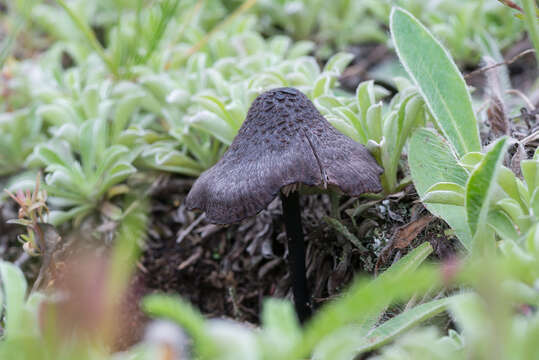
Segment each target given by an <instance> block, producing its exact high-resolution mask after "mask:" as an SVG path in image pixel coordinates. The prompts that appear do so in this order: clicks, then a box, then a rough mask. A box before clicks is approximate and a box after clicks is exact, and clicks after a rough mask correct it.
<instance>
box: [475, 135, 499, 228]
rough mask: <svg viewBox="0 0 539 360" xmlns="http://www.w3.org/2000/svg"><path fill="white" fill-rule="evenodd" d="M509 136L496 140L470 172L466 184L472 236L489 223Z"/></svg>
mask: <svg viewBox="0 0 539 360" xmlns="http://www.w3.org/2000/svg"><path fill="white" fill-rule="evenodd" d="M506 144H507V138H506V137H504V138H501V139H500V140H498V141H496V142H495V143H494V145H493V146H492V148H491V149H490V150H489V151H488V152H487V153H486V154H485V157H484V158H483V160H482V161H481V163H479V165H478V166H477V167H476V168H475V170H474V171H473V172H472V173H471V174H470V178H469V179H468V182H467V184H466V201H465V208H466V219H467V221H468V226H469V227H470V232H471V234H472V236H475V235H476V233H477V231H478V229H479V228H480V227H484V226H485V224H486V223H487V216H488V212H489V209H490V198H491V197H492V194H493V192H494V190H495V188H496V185H497V184H496V176H497V173H498V169H499V168H500V167H501V162H502V160H503V156H504V153H505V148H506Z"/></svg>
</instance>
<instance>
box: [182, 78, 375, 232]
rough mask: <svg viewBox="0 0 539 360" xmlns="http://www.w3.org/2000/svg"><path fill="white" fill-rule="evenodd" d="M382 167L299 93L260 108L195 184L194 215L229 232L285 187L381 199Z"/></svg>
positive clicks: (275, 96)
mask: <svg viewBox="0 0 539 360" xmlns="http://www.w3.org/2000/svg"><path fill="white" fill-rule="evenodd" d="M381 173H382V168H380V166H378V164H377V163H376V161H375V160H374V158H373V157H372V155H371V154H370V153H369V151H368V150H367V149H366V148H365V147H364V146H363V145H361V144H359V143H357V142H355V141H353V140H352V139H350V138H349V137H347V136H345V135H343V134H341V133H340V132H338V131H337V130H336V129H335V128H334V127H333V126H331V124H330V123H329V122H328V121H327V120H326V119H325V118H324V117H323V116H322V114H320V112H318V110H317V109H316V108H315V107H314V105H313V103H312V102H311V101H310V100H309V99H308V98H307V97H306V96H305V95H304V94H303V93H301V92H300V91H298V90H296V89H293V88H278V89H273V90H269V91H266V92H265V93H263V94H261V95H259V96H258V97H257V98H256V99H255V100H254V101H253V104H252V105H251V107H250V108H249V112H248V113H247V118H246V119H245V122H244V123H243V125H242V127H241V128H240V130H239V132H238V135H236V137H235V138H234V141H233V142H232V144H231V145H230V147H229V149H228V150H227V152H226V153H225V154H224V156H223V157H222V158H221V160H219V162H218V163H217V164H215V165H214V166H213V167H212V168H210V169H208V170H207V171H205V172H204V173H202V175H200V177H199V178H198V180H197V181H196V182H195V184H194V185H193V187H192V189H191V191H190V192H189V194H188V195H187V200H186V205H187V208H188V209H190V210H192V209H200V210H203V211H205V212H206V218H207V219H208V221H210V222H213V223H217V224H230V223H234V222H237V221H240V220H242V219H244V218H246V217H248V216H252V215H255V214H257V213H258V212H260V211H261V210H263V209H264V208H265V207H266V206H267V205H268V204H269V203H270V202H271V201H272V200H273V199H274V198H275V197H276V196H277V195H278V193H279V191H280V189H281V188H282V187H284V186H287V185H291V184H305V185H309V186H318V187H324V188H326V187H327V186H331V185H333V186H336V187H338V188H339V189H340V190H341V191H342V192H343V193H345V194H347V195H350V196H358V195H360V194H363V193H366V192H379V191H381V185H380V178H379V176H380V174H381Z"/></svg>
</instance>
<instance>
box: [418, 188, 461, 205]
mask: <svg viewBox="0 0 539 360" xmlns="http://www.w3.org/2000/svg"><path fill="white" fill-rule="evenodd" d="M421 201H422V202H424V203H426V204H445V205H455V206H464V195H463V194H461V193H459V192H456V191H449V190H437V191H436V190H435V191H429V192H427V195H425V196H424V197H423V198H422V199H421Z"/></svg>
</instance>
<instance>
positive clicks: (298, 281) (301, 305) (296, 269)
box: [281, 191, 312, 324]
mask: <svg viewBox="0 0 539 360" xmlns="http://www.w3.org/2000/svg"><path fill="white" fill-rule="evenodd" d="M281 201H282V203H283V217H284V225H285V228H286V235H287V237H288V266H289V270H290V276H291V277H292V291H293V293H294V304H295V307H296V313H297V315H298V318H299V321H300V322H301V323H302V324H303V323H304V322H305V321H306V320H307V319H308V318H309V317H310V316H311V313H312V311H311V306H310V305H311V304H310V303H311V301H310V300H311V299H310V294H309V290H308V289H307V277H306V271H305V244H304V241H303V229H302V226H301V213H300V206H299V193H298V192H297V191H292V192H291V193H290V194H289V195H288V196H286V195H283V194H281Z"/></svg>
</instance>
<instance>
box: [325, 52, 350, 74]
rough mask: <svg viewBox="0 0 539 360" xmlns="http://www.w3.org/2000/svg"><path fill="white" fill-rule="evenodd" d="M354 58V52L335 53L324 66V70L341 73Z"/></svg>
mask: <svg viewBox="0 0 539 360" xmlns="http://www.w3.org/2000/svg"><path fill="white" fill-rule="evenodd" d="M353 58H354V54H351V53H346V52H339V53H336V54H335V55H333V56H332V57H331V58H330V59H329V60H328V62H327V63H326V66H324V70H323V72H328V73H333V74H335V75H340V74H341V73H342V72H343V70H344V69H345V68H346V67H347V66H348V64H349V63H350V61H352V59H353Z"/></svg>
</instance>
